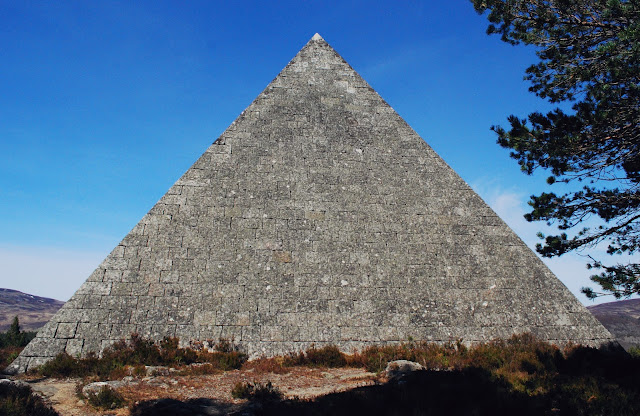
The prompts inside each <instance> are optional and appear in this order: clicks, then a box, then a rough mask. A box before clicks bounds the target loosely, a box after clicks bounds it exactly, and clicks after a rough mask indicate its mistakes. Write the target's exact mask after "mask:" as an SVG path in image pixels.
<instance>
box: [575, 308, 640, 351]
mask: <svg viewBox="0 0 640 416" xmlns="http://www.w3.org/2000/svg"><path fill="white" fill-rule="evenodd" d="M587 309H589V311H590V312H591V313H592V314H593V316H595V317H596V318H598V320H599V321H600V322H602V325H604V326H605V328H607V329H608V330H609V332H611V333H612V334H613V336H615V337H616V338H617V339H618V342H620V345H622V346H623V347H624V348H629V347H630V346H634V345H635V346H640V299H628V300H619V301H616V302H609V303H603V304H600V305H593V306H589V307H587Z"/></svg>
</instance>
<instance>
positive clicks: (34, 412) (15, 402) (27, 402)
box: [0, 383, 59, 416]
mask: <svg viewBox="0 0 640 416" xmlns="http://www.w3.org/2000/svg"><path fill="white" fill-rule="evenodd" d="M0 415H3V416H24V415H29V416H59V415H58V412H56V411H55V410H53V409H52V408H51V407H49V406H47V405H46V404H45V403H44V402H43V401H42V398H41V397H40V396H38V395H35V394H33V391H32V390H31V387H29V386H24V385H18V384H14V383H0Z"/></svg>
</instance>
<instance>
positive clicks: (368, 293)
mask: <svg viewBox="0 0 640 416" xmlns="http://www.w3.org/2000/svg"><path fill="white" fill-rule="evenodd" d="M526 331H529V332H531V333H533V334H534V335H536V336H537V337H539V338H541V339H543V340H548V341H551V342H556V343H562V342H566V341H574V342H578V343H583V344H589V345H598V344H600V343H603V342H607V341H610V340H611V338H612V337H611V334H610V333H609V332H607V330H606V329H604V327H603V326H602V325H600V323H599V322H597V321H596V319H595V318H593V316H592V315H591V314H590V313H589V312H588V311H587V310H586V309H585V308H584V307H583V306H582V305H581V304H580V303H579V302H578V300H577V299H576V298H575V297H574V296H573V295H572V294H571V293H570V292H569V291H568V290H567V288H566V287H565V286H564V285H563V284H562V283H561V282H560V281H559V280H558V279H557V278H556V277H555V276H554V275H553V274H552V273H551V272H550V271H549V270H548V268H547V267H546V266H545V265H544V264H543V263H542V262H541V261H540V260H539V259H538V258H537V257H536V255H535V254H534V253H533V252H532V251H531V250H530V249H529V248H528V247H527V246H526V245H525V244H524V243H523V242H522V241H521V240H520V239H519V238H518V237H517V236H516V235H515V234H514V233H513V232H512V231H511V230H510V229H509V227H508V226H507V225H506V224H505V223H504V222H502V221H501V220H500V218H498V217H497V216H496V214H495V213H494V212H493V211H492V210H491V209H490V208H489V207H488V206H487V205H486V204H485V203H484V202H483V201H482V199H481V198H480V197H479V196H478V195H477V194H476V193H475V192H474V191H473V190H472V189H471V188H470V187H469V186H468V185H467V184H466V183H465V182H464V181H463V180H462V179H461V178H460V177H459V176H458V175H457V174H456V173H455V172H454V171H453V170H452V169H451V168H450V167H449V166H448V165H447V164H446V163H445V162H444V161H443V160H442V159H441V158H440V157H439V156H438V155H437V154H436V153H435V152H434V151H433V150H432V149H431V148H430V147H429V146H428V145H427V144H426V143H425V142H424V140H422V139H421V138H420V137H419V136H418V134H416V132H415V131H413V130H412V129H411V127H409V125H407V123H406V122H405V121H404V120H403V119H402V118H401V117H400V116H399V115H398V114H397V113H396V112H395V111H394V110H393V109H392V108H391V107H390V106H389V105H388V104H387V103H386V102H385V101H384V100H383V99H382V98H381V97H380V96H379V95H378V94H377V93H376V92H375V91H374V90H373V89H372V88H371V87H370V86H369V85H368V84H367V83H366V82H365V81H364V80H363V79H362V78H361V77H360V76H359V75H358V74H357V73H356V72H355V71H354V70H353V69H352V68H351V67H350V66H349V64H347V62H345V61H344V59H342V57H340V56H339V55H338V54H337V53H336V52H335V51H334V50H333V49H332V48H331V46H329V45H328V44H327V42H325V41H324V40H323V39H322V38H321V37H320V36H319V35H315V36H314V37H313V38H312V39H311V40H310V41H309V42H308V43H307V44H306V45H305V46H304V47H303V48H302V50H300V52H299V53H298V54H297V55H296V56H295V57H294V58H293V60H292V61H291V62H289V64H288V65H287V66H286V67H285V68H284V69H283V70H282V72H280V74H279V75H278V76H277V77H276V78H275V79H274V80H273V81H272V82H271V83H270V84H269V85H268V86H267V88H266V89H265V90H264V91H263V92H262V93H261V94H260V95H259V96H258V97H257V98H256V99H255V101H254V102H253V103H252V104H251V105H250V106H249V107H248V108H247V109H246V110H245V111H244V112H243V113H242V114H240V116H239V117H238V118H237V119H236V120H235V121H234V122H233V124H231V126H230V127H229V128H228V129H227V130H226V131H225V132H224V133H223V134H222V135H221V136H220V137H219V138H218V139H217V140H216V141H215V142H214V143H213V144H212V145H211V146H210V147H209V148H208V149H207V150H206V151H205V152H204V154H203V155H202V156H201V157H200V158H199V159H198V160H197V161H196V162H195V164H194V165H193V166H192V167H191V168H190V169H189V170H188V171H187V172H186V173H185V174H184V175H183V176H182V177H181V178H180V179H179V180H178V181H177V182H176V183H175V184H174V185H173V186H172V187H171V188H170V189H169V190H168V191H167V193H166V194H165V195H164V196H163V197H162V198H161V199H160V201H158V202H157V203H156V205H155V206H154V207H153V208H152V209H151V210H150V211H149V213H148V214H146V215H145V216H144V217H143V218H142V219H141V220H140V222H139V223H138V224H137V225H136V226H135V227H134V228H133V230H131V232H130V233H129V234H128V235H127V236H126V237H125V238H124V239H123V240H122V242H121V243H120V244H118V246H117V247H116V248H115V249H114V250H113V251H112V252H111V253H110V254H109V255H108V256H107V258H106V259H105V260H104V261H103V262H102V263H101V264H100V265H99V266H98V268H97V269H96V270H95V271H94V272H93V273H92V274H91V276H89V278H88V279H87V281H86V282H85V283H84V284H83V285H82V286H81V287H80V289H78V291H77V292H76V293H75V294H74V295H73V297H72V298H71V299H70V300H69V302H67V303H66V304H65V305H64V307H63V308H62V309H61V310H60V311H59V312H58V313H57V314H56V315H55V316H54V317H53V318H52V319H51V321H50V322H49V323H48V324H47V325H46V326H45V327H44V328H43V329H42V330H41V331H40V332H39V333H38V335H37V337H36V338H35V339H34V340H33V341H32V342H31V343H30V344H29V345H28V346H27V347H26V348H25V349H24V351H23V352H22V354H21V355H20V356H19V357H18V358H17V359H16V361H15V362H14V363H13V364H12V365H11V367H10V369H9V370H12V371H24V370H26V369H27V368H29V367H32V366H35V365H39V364H42V363H43V362H44V361H46V360H48V359H50V358H51V357H53V356H55V355H56V354H58V353H59V352H61V351H66V352H68V353H69V354H72V355H78V354H86V353H87V352H89V351H100V350H101V349H102V348H104V347H106V346H107V345H109V344H110V343H112V342H114V341H115V340H119V339H122V338H126V337H128V336H129V335H130V334H131V333H134V332H135V333H138V334H140V335H142V336H144V337H150V338H153V339H162V338H163V337H165V336H176V337H179V338H180V340H181V342H183V343H189V342H190V341H194V340H218V339H220V338H227V339H233V340H234V341H235V342H236V343H238V344H239V345H240V346H241V348H243V349H244V350H245V351H246V352H248V353H249V354H250V355H252V356H257V355H263V354H264V355H272V354H278V353H286V352H289V351H292V350H300V349H304V348H307V347H309V346H310V345H311V344H312V343H315V344H316V345H317V346H321V345H324V344H329V343H330V344H335V345H337V346H339V347H340V348H341V349H343V350H345V351H350V350H352V349H354V348H356V349H358V348H362V347H364V346H366V345H367V344H371V343H388V342H401V341H406V340H407V339H409V338H412V339H415V340H429V341H435V342H446V341H450V340H454V339H459V338H462V339H463V340H464V341H466V342H470V343H473V342H481V341H486V340H490V339H493V338H496V337H509V336H511V335H512V334H514V333H522V332H526Z"/></svg>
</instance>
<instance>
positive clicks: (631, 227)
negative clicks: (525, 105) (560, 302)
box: [473, 0, 640, 298]
mask: <svg viewBox="0 0 640 416" xmlns="http://www.w3.org/2000/svg"><path fill="white" fill-rule="evenodd" d="M473 3H474V6H475V9H476V11H477V12H478V13H485V12H487V11H488V20H489V22H490V24H489V27H488V29H487V33H489V34H497V35H500V36H501V39H502V40H503V41H505V42H507V43H510V44H513V45H517V44H520V43H522V44H526V45H534V46H536V47H537V52H536V53H537V56H538V57H539V58H540V60H539V62H537V63H535V64H533V65H531V66H530V67H529V68H528V69H527V70H526V75H525V79H526V80H528V81H530V85H531V86H530V88H529V90H530V91H531V92H533V93H534V94H536V95H537V96H539V97H541V98H544V99H547V100H549V101H550V102H551V103H562V102H567V103H571V111H568V112H565V111H563V110H562V109H560V108H557V109H555V110H553V111H551V112H548V113H547V114H542V113H539V112H535V113H532V114H529V115H528V117H526V118H519V117H517V116H514V115H511V116H509V117H508V122H509V124H510V127H509V128H508V129H505V128H503V127H500V126H493V127H492V130H493V131H495V132H496V133H497V136H498V144H500V145H501V146H502V147H505V148H508V149H510V150H511V153H510V155H511V157H512V158H513V159H515V160H517V161H518V163H519V165H520V167H521V169H522V170H523V171H524V172H525V173H526V174H529V175H531V174H532V173H533V172H534V171H535V170H536V169H539V168H541V169H544V170H546V171H548V172H549V173H550V175H549V177H548V179H547V183H548V184H549V185H554V184H555V185H554V186H555V187H556V188H561V189H563V191H562V192H559V193H556V192H543V193H541V194H540V195H532V196H531V200H530V201H529V205H530V206H531V208H532V210H531V212H530V213H528V214H526V215H525V218H526V219H527V220H528V221H540V220H542V221H546V222H547V223H548V224H549V225H551V224H556V225H557V226H558V229H559V231H560V233H559V234H558V235H549V236H546V237H545V236H544V235H542V234H540V237H541V238H543V239H544V243H543V244H538V245H537V251H538V252H539V253H540V254H542V255H543V256H545V257H554V256H560V255H562V254H564V253H567V252H569V251H574V250H579V249H581V248H585V247H593V246H595V245H598V244H600V243H604V244H607V252H608V253H609V254H612V255H614V254H634V253H637V252H638V250H639V249H640V0H600V1H598V0H591V1H590V0H526V1H525V0H473ZM559 184H560V185H559ZM561 184H565V185H561ZM566 184H573V185H577V186H572V185H566ZM594 224H595V225H594ZM587 267H589V268H596V269H600V271H601V273H600V274H598V275H595V276H592V277H591V279H592V280H593V281H594V282H597V283H599V284H600V285H601V287H602V288H603V289H604V291H605V292H608V293H612V294H613V295H614V296H615V297H616V298H620V297H628V296H630V295H632V294H634V293H636V294H637V293H640V280H639V279H640V266H639V265H638V264H635V263H633V262H632V261H627V262H621V263H619V264H614V265H611V266H605V265H604V264H603V263H601V262H600V261H599V260H596V259H593V258H591V261H590V262H589V263H588V265H587ZM583 292H584V293H585V294H587V296H589V297H592V298H593V297H596V296H599V295H601V294H604V293H598V292H595V291H593V290H592V289H590V288H583Z"/></svg>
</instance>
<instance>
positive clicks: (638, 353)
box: [627, 345, 640, 358]
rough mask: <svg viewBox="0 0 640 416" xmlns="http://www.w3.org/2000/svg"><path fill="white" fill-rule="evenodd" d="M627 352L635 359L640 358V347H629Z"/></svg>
mask: <svg viewBox="0 0 640 416" xmlns="http://www.w3.org/2000/svg"><path fill="white" fill-rule="evenodd" d="M627 352H628V353H629V355H630V356H632V357H633V358H640V345H634V346H633V347H629V349H627Z"/></svg>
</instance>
